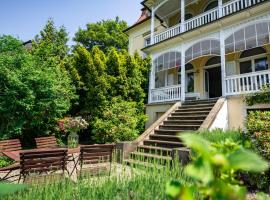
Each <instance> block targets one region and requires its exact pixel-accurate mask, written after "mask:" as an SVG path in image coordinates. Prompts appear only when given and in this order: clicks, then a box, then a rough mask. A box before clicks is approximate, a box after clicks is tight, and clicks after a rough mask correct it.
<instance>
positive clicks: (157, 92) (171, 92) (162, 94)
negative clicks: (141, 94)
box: [150, 85, 181, 103]
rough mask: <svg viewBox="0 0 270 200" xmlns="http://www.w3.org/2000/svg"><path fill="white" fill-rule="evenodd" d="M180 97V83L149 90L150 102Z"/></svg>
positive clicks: (173, 99)
mask: <svg viewBox="0 0 270 200" xmlns="http://www.w3.org/2000/svg"><path fill="white" fill-rule="evenodd" d="M180 99H181V85H174V86H169V87H163V88H158V89H153V90H151V102H150V103H156V102H166V101H177V100H180Z"/></svg>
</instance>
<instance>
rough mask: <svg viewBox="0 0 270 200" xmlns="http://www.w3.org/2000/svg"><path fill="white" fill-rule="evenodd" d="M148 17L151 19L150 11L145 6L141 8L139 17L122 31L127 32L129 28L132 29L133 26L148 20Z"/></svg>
mask: <svg viewBox="0 0 270 200" xmlns="http://www.w3.org/2000/svg"><path fill="white" fill-rule="evenodd" d="M149 19H151V13H150V12H149V11H148V10H147V9H146V8H143V9H142V14H141V16H140V17H139V19H138V20H137V21H136V23H135V24H133V25H132V26H130V27H128V28H127V29H125V30H124V32H127V31H129V30H130V29H133V28H134V27H136V26H138V25H140V24H142V23H144V22H146V21H148V20H149Z"/></svg>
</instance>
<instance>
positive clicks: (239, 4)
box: [146, 0, 266, 46]
mask: <svg viewBox="0 0 270 200" xmlns="http://www.w3.org/2000/svg"><path fill="white" fill-rule="evenodd" d="M264 1H266V0H232V1H229V2H227V3H225V4H223V5H222V8H221V9H220V8H219V7H217V8H214V9H212V10H209V11H207V12H204V13H202V14H200V15H198V16H196V17H193V18H191V19H189V20H187V21H185V23H184V26H181V24H177V25H175V26H173V27H170V28H168V29H166V30H165V31H163V32H161V33H157V34H155V35H154V42H153V43H154V44H157V43H159V42H162V41H164V40H167V39H169V38H172V37H175V36H177V35H179V34H181V33H184V32H187V31H190V30H192V29H195V28H197V27H200V26H203V25H206V24H208V23H210V22H213V21H215V20H218V19H220V18H222V17H226V16H228V15H231V14H233V13H236V12H239V11H241V10H244V9H246V8H249V7H251V6H254V5H256V4H259V3H261V2H264ZM146 46H150V45H146Z"/></svg>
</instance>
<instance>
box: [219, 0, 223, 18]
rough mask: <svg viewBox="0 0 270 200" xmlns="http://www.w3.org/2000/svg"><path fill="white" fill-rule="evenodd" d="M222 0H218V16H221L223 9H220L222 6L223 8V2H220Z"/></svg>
mask: <svg viewBox="0 0 270 200" xmlns="http://www.w3.org/2000/svg"><path fill="white" fill-rule="evenodd" d="M222 1H223V0H218V16H219V18H221V17H223V11H222V8H223V3H222Z"/></svg>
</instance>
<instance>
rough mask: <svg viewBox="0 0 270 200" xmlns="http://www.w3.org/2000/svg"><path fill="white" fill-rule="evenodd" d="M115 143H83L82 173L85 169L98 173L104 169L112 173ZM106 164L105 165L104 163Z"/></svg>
mask: <svg viewBox="0 0 270 200" xmlns="http://www.w3.org/2000/svg"><path fill="white" fill-rule="evenodd" d="M114 148H115V145H114V144H103V145H83V146H81V147H80V175H81V174H82V172H84V171H89V172H90V173H91V174H98V173H100V172H102V171H104V170H108V164H109V173H111V164H112V156H113V151H114ZM104 164H105V165H104Z"/></svg>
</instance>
